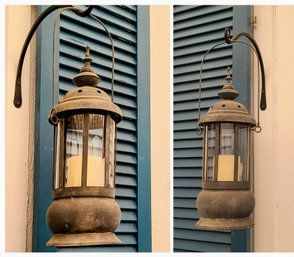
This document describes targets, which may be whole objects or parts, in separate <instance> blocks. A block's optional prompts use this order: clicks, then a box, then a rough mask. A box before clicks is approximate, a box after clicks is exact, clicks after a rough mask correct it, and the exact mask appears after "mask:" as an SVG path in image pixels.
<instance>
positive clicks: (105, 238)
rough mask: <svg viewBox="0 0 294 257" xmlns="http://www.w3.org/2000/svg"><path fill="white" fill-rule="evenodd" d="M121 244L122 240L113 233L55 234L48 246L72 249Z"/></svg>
mask: <svg viewBox="0 0 294 257" xmlns="http://www.w3.org/2000/svg"><path fill="white" fill-rule="evenodd" d="M115 244H121V241H120V239H119V238H118V237H117V236H116V235H115V234H114V233H112V232H105V233H79V234H53V236H52V237H51V238H50V240H49V241H48V242H47V244H46V246H55V247H72V246H94V245H115Z"/></svg>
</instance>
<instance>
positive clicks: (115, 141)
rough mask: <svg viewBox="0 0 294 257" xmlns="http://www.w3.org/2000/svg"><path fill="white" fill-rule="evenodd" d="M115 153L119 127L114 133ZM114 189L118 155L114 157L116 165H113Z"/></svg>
mask: <svg viewBox="0 0 294 257" xmlns="http://www.w3.org/2000/svg"><path fill="white" fill-rule="evenodd" d="M114 133H115V134H114V136H115V138H114V147H115V148H114V152H116V149H117V126H115V132H114ZM113 169H114V170H113V187H115V182H116V154H115V155H114V164H113Z"/></svg>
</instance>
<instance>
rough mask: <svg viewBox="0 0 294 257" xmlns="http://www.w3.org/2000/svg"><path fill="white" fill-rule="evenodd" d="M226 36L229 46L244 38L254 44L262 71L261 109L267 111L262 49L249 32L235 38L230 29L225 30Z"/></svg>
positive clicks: (241, 33) (239, 34)
mask: <svg viewBox="0 0 294 257" xmlns="http://www.w3.org/2000/svg"><path fill="white" fill-rule="evenodd" d="M224 36H225V41H226V43H227V44H233V43H234V42H235V41H237V40H238V39H239V38H240V37H242V36H243V37H246V38H248V39H249V40H250V42H251V43H252V44H253V46H254V48H255V50H256V54H257V58H258V61H259V63H260V69H261V80H262V81H261V97H260V109H261V110H262V111H264V110H265V109H266V105H267V104H266V93H265V72H264V65H263V60H262V56H261V52H260V49H259V47H258V44H257V42H256V41H255V39H254V37H252V35H250V34H249V33H247V32H240V33H238V34H237V35H236V36H233V35H232V34H231V30H230V29H229V28H225V31H224Z"/></svg>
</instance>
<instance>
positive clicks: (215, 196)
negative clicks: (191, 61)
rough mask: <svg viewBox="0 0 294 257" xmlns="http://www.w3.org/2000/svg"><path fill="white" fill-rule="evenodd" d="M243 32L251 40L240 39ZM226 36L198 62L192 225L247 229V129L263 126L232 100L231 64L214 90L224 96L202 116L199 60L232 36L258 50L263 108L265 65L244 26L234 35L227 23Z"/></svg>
mask: <svg viewBox="0 0 294 257" xmlns="http://www.w3.org/2000/svg"><path fill="white" fill-rule="evenodd" d="M242 36H243V37H246V38H247V39H248V40H249V41H250V42H251V43H252V44H249V43H247V42H245V41H240V40H238V39H239V38H240V37H242ZM224 38H225V41H224V42H221V43H218V44H216V45H214V46H212V47H211V48H210V49H209V50H208V51H207V52H206V53H205V54H204V56H203V58H202V62H201V65H200V67H201V69H200V83H199V110H198V127H197V133H198V134H201V133H202V132H204V146H203V158H202V161H203V163H202V191H201V192H200V193H199V195H198V197H197V200H196V207H197V210H198V212H199V214H200V219H199V220H198V222H197V223H196V226H197V227H199V228H202V229H213V230H229V229H246V228H250V227H252V226H253V225H254V222H253V219H252V217H251V216H252V215H251V214H252V212H253V210H254V206H255V199H254V196H253V193H252V191H251V177H250V173H251V172H250V163H251V162H252V155H253V153H251V151H250V149H251V146H252V136H251V133H252V132H253V131H255V132H257V133H259V132H260V131H261V127H260V124H259V119H258V121H257V122H256V121H255V119H254V117H253V116H252V115H250V114H249V112H248V111H247V109H246V107H245V106H244V105H242V104H241V103H238V102H236V101H234V99H235V98H236V97H238V95H239V94H238V92H237V91H236V89H235V88H234V86H233V85H232V78H231V74H230V68H228V73H227V76H226V78H225V80H226V83H225V85H224V87H223V89H222V90H221V91H220V92H219V93H218V95H219V97H220V98H221V99H222V100H221V101H219V102H216V103H214V104H213V105H212V106H211V107H210V108H209V110H208V113H207V114H205V115H203V116H201V117H200V103H201V97H200V96H201V79H202V65H203V62H204V59H205V57H206V56H207V55H208V53H209V52H210V51H211V50H213V49H214V48H216V47H218V46H220V45H223V44H233V43H235V42H238V43H242V44H245V45H248V46H249V47H251V48H252V49H253V50H254V52H255V53H256V55H257V58H258V61H259V66H258V67H259V68H260V71H261V77H262V85H261V97H260V109H261V110H262V111H264V110H265V109H266V106H267V103H266V93H265V73H264V66H263V60H262V56H261V52H260V49H259V47H258V44H257V42H256V41H255V39H254V38H253V36H252V35H250V34H249V33H246V32H240V33H238V34H237V35H236V36H233V35H231V30H230V29H229V28H225V30H224ZM258 86H259V85H258ZM258 112H259V110H258ZM258 117H259V115H258Z"/></svg>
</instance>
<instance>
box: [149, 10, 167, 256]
mask: <svg viewBox="0 0 294 257" xmlns="http://www.w3.org/2000/svg"><path fill="white" fill-rule="evenodd" d="M150 33H151V34H150V37H151V42H150V44H151V49H150V53H151V64H150V66H151V195H152V196H151V197H152V199H151V207H152V217H151V219H152V251H154V252H168V251H170V222H171V220H170V199H171V194H170V178H171V177H170V165H171V163H170V149H171V145H170V135H171V134H170V121H171V120H170V112H171V109H170V107H171V105H170V88H171V84H170V36H171V35H170V7H169V6H155V5H153V6H150Z"/></svg>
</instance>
